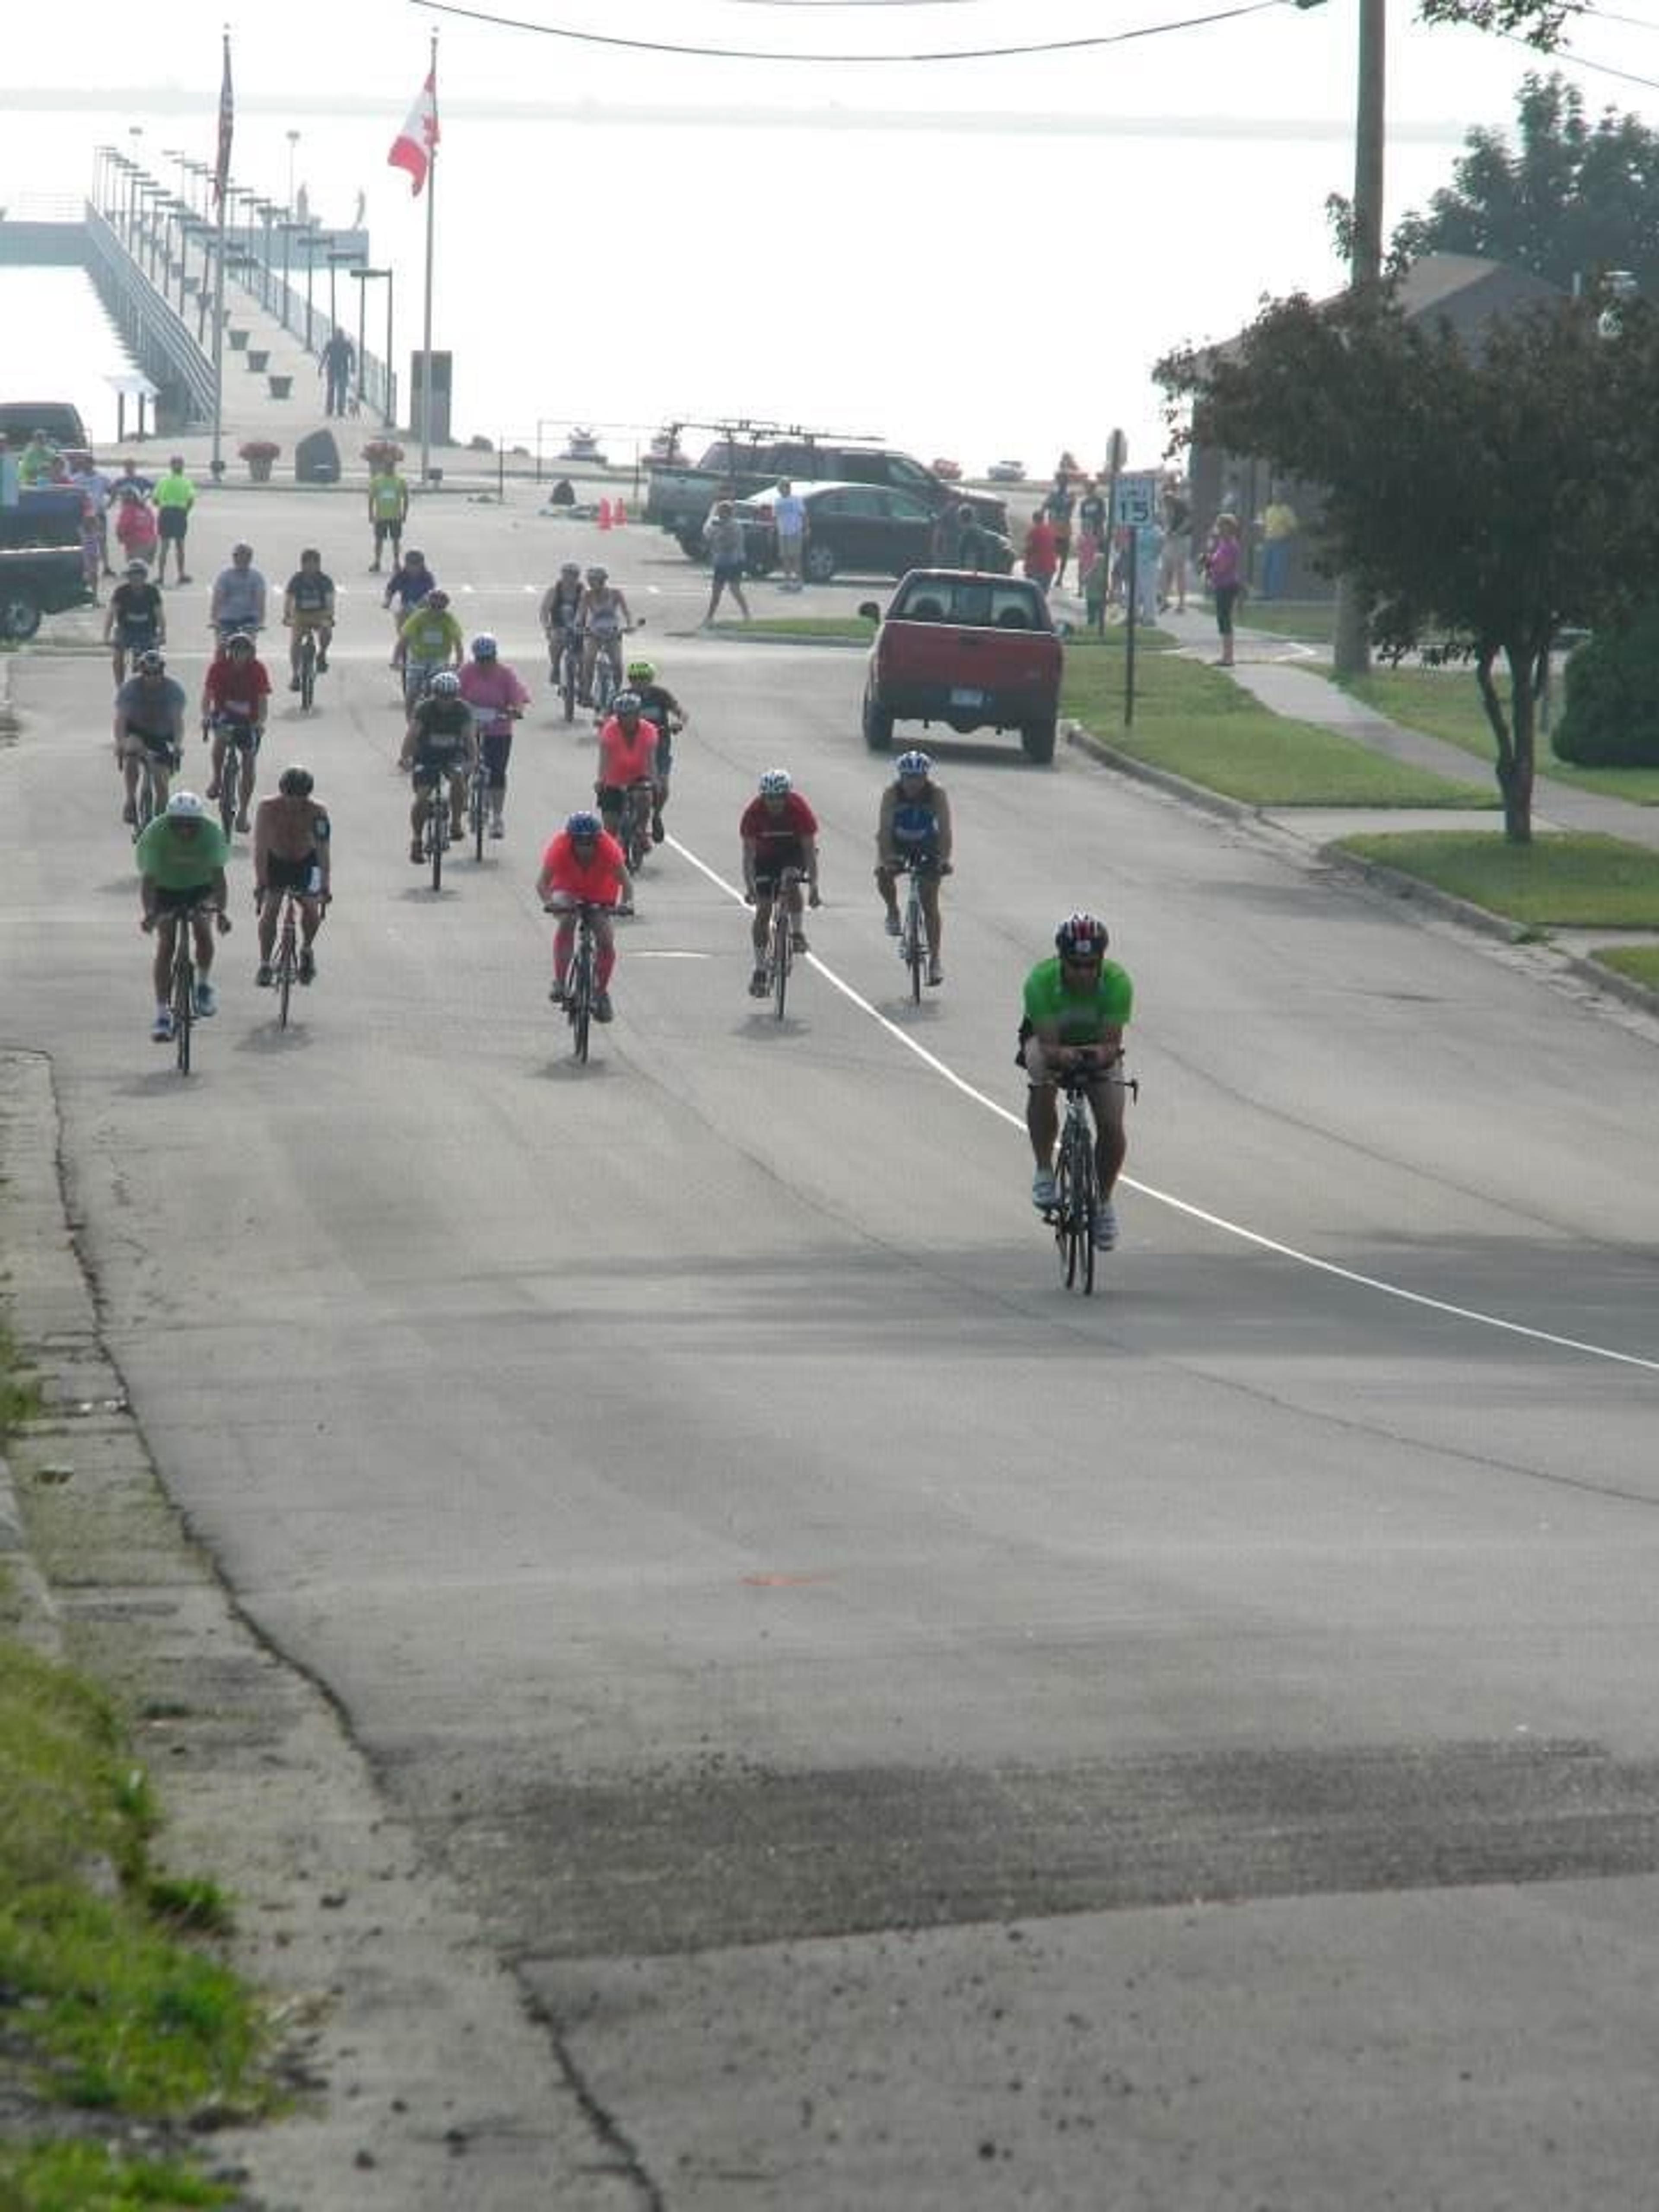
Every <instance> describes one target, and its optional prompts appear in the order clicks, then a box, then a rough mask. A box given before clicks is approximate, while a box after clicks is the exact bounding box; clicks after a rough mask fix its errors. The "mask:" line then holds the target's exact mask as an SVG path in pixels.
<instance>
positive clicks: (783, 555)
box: [772, 477, 806, 592]
mask: <svg viewBox="0 0 1659 2212" xmlns="http://www.w3.org/2000/svg"><path fill="white" fill-rule="evenodd" d="M772 526H773V527H774V529H775V531H776V532H777V533H778V561H779V564H780V565H781V568H782V569H783V588H784V590H785V591H786V592H798V591H799V590H800V588H801V583H802V577H801V556H802V555H803V553H804V552H805V549H806V501H805V500H804V499H803V498H802V497H801V496H800V495H799V492H797V491H796V490H795V489H794V487H793V484H792V483H790V481H789V479H788V477H784V478H783V480H782V481H781V483H780V484H779V486H778V490H777V496H776V498H775V500H774V501H772Z"/></svg>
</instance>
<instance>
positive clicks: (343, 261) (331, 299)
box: [328, 246, 363, 337]
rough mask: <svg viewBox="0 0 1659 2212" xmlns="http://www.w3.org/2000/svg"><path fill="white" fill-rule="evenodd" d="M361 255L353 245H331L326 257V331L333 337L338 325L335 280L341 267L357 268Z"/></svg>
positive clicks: (359, 266)
mask: <svg viewBox="0 0 1659 2212" xmlns="http://www.w3.org/2000/svg"><path fill="white" fill-rule="evenodd" d="M362 259H363V257H362V254H361V253H359V252H357V250H356V247H355V246H336V247H331V249H330V251H329V257H328V333H329V336H330V337H333V335H334V333H335V331H337V330H338V329H339V327H340V313H339V307H338V302H337V295H336V292H335V289H334V287H335V280H336V278H337V276H338V275H339V272H340V270H342V269H359V268H361V267H362Z"/></svg>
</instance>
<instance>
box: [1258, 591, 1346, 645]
mask: <svg viewBox="0 0 1659 2212" xmlns="http://www.w3.org/2000/svg"><path fill="white" fill-rule="evenodd" d="M1237 621H1238V627H1239V628H1240V629H1243V630H1250V629H1265V630H1267V631H1268V632H1269V633H1270V634H1271V635H1273V636H1274V637H1295V638H1300V639H1301V640H1302V641H1303V642H1304V644H1306V645H1328V644H1329V643H1330V641H1331V638H1332V636H1333V635H1334V631H1335V629H1336V601H1335V600H1334V599H1246V600H1245V602H1244V604H1243V606H1242V607H1241V608H1240V609H1239V610H1238V616H1237Z"/></svg>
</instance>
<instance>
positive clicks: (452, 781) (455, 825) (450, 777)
mask: <svg viewBox="0 0 1659 2212" xmlns="http://www.w3.org/2000/svg"><path fill="white" fill-rule="evenodd" d="M444 779H445V781H446V782H447V784H448V786H449V827H450V832H451V834H452V836H454V837H456V838H458V839H459V838H461V837H464V836H465V835H466V770H465V769H464V768H447V769H445V770H444Z"/></svg>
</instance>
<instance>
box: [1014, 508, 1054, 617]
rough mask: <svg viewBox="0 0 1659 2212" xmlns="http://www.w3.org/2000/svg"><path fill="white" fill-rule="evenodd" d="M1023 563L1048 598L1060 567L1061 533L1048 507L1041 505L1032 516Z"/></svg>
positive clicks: (1044, 596)
mask: <svg viewBox="0 0 1659 2212" xmlns="http://www.w3.org/2000/svg"><path fill="white" fill-rule="evenodd" d="M1023 565H1024V569H1025V573H1026V574H1027V575H1028V576H1029V577H1030V580H1031V581H1032V582H1033V583H1034V584H1035V585H1036V587H1037V589H1038V591H1040V592H1042V596H1043V598H1044V599H1047V598H1048V587H1049V586H1050V585H1051V584H1052V583H1053V582H1054V575H1055V572H1056V571H1057V570H1058V568H1059V567H1060V533H1059V532H1058V531H1056V530H1055V528H1054V524H1053V523H1052V522H1051V521H1050V520H1049V519H1048V511H1047V509H1046V508H1043V507H1039V508H1038V509H1037V511H1036V513H1035V514H1034V515H1033V516H1032V517H1031V526H1030V529H1029V530H1028V531H1027V532H1026V533H1025V550H1024V556H1023Z"/></svg>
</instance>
